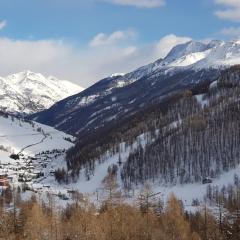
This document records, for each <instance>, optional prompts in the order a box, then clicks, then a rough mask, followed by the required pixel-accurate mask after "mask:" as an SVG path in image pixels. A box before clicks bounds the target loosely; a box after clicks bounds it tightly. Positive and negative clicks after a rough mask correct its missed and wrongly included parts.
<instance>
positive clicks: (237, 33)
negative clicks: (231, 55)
mask: <svg viewBox="0 0 240 240" xmlns="http://www.w3.org/2000/svg"><path fill="white" fill-rule="evenodd" d="M220 34H222V35H225V36H229V37H240V27H229V28H224V29H222V30H221V31H220Z"/></svg>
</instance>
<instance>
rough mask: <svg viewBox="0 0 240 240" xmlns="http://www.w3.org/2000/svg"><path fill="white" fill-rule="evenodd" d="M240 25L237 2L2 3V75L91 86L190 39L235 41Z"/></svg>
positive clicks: (59, 0)
mask: <svg viewBox="0 0 240 240" xmlns="http://www.w3.org/2000/svg"><path fill="white" fill-rule="evenodd" d="M239 23H240V1H239V0H7V1H6V0H0V29H1V31H0V54H1V56H2V59H1V60H0V75H3V76H4V75H7V74H10V73H12V72H17V71H21V70H23V69H30V70H32V71H38V72H42V73H43V74H45V75H50V74H52V75H56V76H57V77H59V78H65V79H69V80H72V81H74V82H77V83H79V84H80V85H83V86H85V87H86V86H89V85H91V84H92V83H94V82H96V81H97V80H99V79H101V78H102V77H104V76H107V75H109V74H111V73H113V72H116V71H117V72H127V71H130V70H132V69H134V68H135V67H138V66H140V65H142V64H146V63H148V62H151V61H154V60H156V59H157V58H160V57H164V55H165V54H166V53H167V51H168V50H170V49H171V47H172V46H174V45H175V44H177V43H181V42H185V41H188V40H190V38H191V39H194V40H202V39H212V38H218V39H219V38H221V39H230V38H236V37H238V36H240V26H239ZM3 57H4V59H3Z"/></svg>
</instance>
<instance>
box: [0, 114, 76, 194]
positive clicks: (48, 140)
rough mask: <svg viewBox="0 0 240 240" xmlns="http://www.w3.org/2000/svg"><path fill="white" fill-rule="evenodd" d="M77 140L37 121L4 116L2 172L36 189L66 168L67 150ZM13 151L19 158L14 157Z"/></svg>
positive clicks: (0, 119)
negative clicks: (36, 185)
mask: <svg viewBox="0 0 240 240" xmlns="http://www.w3.org/2000/svg"><path fill="white" fill-rule="evenodd" d="M74 140H75V139H74V138H73V137H72V136H70V135H67V134H65V133H63V132H60V131H57V130H55V129H53V128H51V127H48V126H45V125H42V124H39V123H36V122H25V121H24V120H21V119H18V118H15V117H10V116H8V117H4V116H0V175H4V174H6V175H7V176H8V179H9V182H10V184H12V185H14V186H20V187H22V185H23V184H25V186H26V185H27V186H28V187H29V188H31V189H32V190H35V188H34V184H36V183H39V182H41V181H43V179H45V178H48V177H50V176H51V177H53V176H52V175H54V171H55V170H57V169H58V168H62V167H65V168H66V164H65V160H64V157H65V151H66V150H67V149H69V148H70V147H72V146H73V143H72V142H73V141H74ZM12 154H15V156H16V155H18V156H19V159H13V158H11V157H10V155H12ZM38 187H39V186H38Z"/></svg>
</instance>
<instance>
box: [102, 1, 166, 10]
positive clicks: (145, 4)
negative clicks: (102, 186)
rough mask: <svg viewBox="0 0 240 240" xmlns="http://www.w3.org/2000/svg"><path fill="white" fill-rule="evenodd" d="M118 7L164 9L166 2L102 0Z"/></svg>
mask: <svg viewBox="0 0 240 240" xmlns="http://www.w3.org/2000/svg"><path fill="white" fill-rule="evenodd" d="M102 1H104V2H109V3H113V4H117V5H123V6H134V7H139V8H156V7H162V6H163V5H164V4H165V0H102Z"/></svg>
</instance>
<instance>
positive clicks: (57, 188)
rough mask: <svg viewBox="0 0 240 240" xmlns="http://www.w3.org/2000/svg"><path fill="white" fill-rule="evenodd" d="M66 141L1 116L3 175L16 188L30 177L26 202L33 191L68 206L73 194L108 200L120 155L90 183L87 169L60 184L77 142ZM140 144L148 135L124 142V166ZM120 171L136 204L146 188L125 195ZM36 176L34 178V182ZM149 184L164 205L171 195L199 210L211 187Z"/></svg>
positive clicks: (223, 181) (227, 177) (225, 180)
mask: <svg viewBox="0 0 240 240" xmlns="http://www.w3.org/2000/svg"><path fill="white" fill-rule="evenodd" d="M175 125H176V124H175ZM175 125H174V124H172V126H173V127H176V126H175ZM65 138H69V139H72V140H74V138H73V137H72V136H69V135H66V134H64V133H62V132H59V131H57V130H55V129H53V128H51V127H48V126H44V125H41V124H38V123H34V124H32V123H26V122H24V121H22V120H19V119H17V118H11V117H9V118H4V117H1V116H0V146H3V147H4V148H5V150H0V174H3V173H6V174H8V176H9V178H10V183H11V184H12V185H14V186H15V187H16V186H22V185H23V183H22V182H19V178H20V176H21V175H23V174H24V175H26V176H28V177H29V179H28V181H27V182H26V183H24V184H27V185H28V186H29V187H30V189H31V191H27V192H25V193H24V194H23V198H24V199H27V198H29V197H30V196H31V195H32V193H33V192H35V193H36V194H37V196H38V198H39V199H47V195H48V194H51V195H53V196H55V199H56V201H57V203H58V205H60V206H65V205H66V204H67V203H69V202H72V201H73V200H72V199H71V194H70V192H71V191H72V192H77V191H78V192H80V193H83V194H84V195H87V196H88V197H89V198H90V199H91V200H92V201H93V202H95V203H96V202H97V201H101V200H104V199H106V198H107V196H106V191H104V190H103V179H104V178H105V177H106V175H107V172H108V167H109V166H112V165H113V164H116V165H118V161H119V154H116V155H113V156H110V155H109V153H106V155H105V158H106V161H104V162H103V163H101V164H100V163H98V164H96V168H95V173H94V176H91V178H90V180H86V178H85V175H84V170H83V171H82V173H81V174H80V179H79V180H78V181H77V182H76V183H74V182H72V183H70V184H68V185H67V184H62V185H59V184H58V183H57V182H56V181H55V177H54V174H53V172H54V171H55V170H56V169H58V168H62V167H66V163H65V160H64V157H65V150H66V149H68V148H70V147H71V146H73V143H71V142H69V141H66V140H65ZM139 141H140V142H141V145H142V146H144V144H146V143H145V140H144V135H141V136H139V139H138V140H137V141H136V143H135V144H133V147H132V149H130V147H126V148H125V143H121V146H120V149H121V160H122V162H123V163H124V161H126V159H127V157H128V155H129V153H130V152H131V151H133V150H134V148H136V147H137V142H139ZM26 147H27V148H26ZM56 149H57V152H56ZM46 151H47V152H46ZM19 152H22V154H21V157H20V159H19V160H14V159H11V158H10V157H9V156H10V154H12V153H14V154H17V153H19ZM43 152H44V153H43ZM120 168H121V166H119V170H118V176H117V182H118V185H119V190H121V191H122V192H123V195H125V197H126V198H127V201H128V202H133V201H135V200H137V199H138V197H139V194H140V193H141V190H142V188H143V186H137V187H134V191H133V190H132V191H129V192H124V191H123V186H122V183H121V178H120ZM39 172H42V173H44V176H42V177H40V178H36V179H35V178H34V174H35V173H39ZM235 174H237V175H240V166H239V167H238V168H236V169H234V170H232V171H229V172H228V173H224V174H222V175H221V177H220V178H219V179H214V180H213V182H212V184H211V185H212V186H219V187H220V188H221V187H222V186H223V185H228V184H229V183H232V182H233V179H234V175H235ZM32 177H33V179H31V178H32ZM149 185H150V186H151V189H152V192H154V193H157V192H160V193H161V194H160V195H159V196H160V197H161V199H162V200H163V201H164V202H166V201H167V198H168V197H169V195H170V194H171V193H174V194H175V195H176V196H177V197H178V198H179V199H181V200H182V201H183V203H184V205H185V207H186V208H187V209H188V210H191V211H194V210H196V208H195V207H192V206H191V205H192V200H193V199H199V200H200V202H201V203H202V204H204V199H203V198H204V195H205V194H206V188H207V185H204V184H202V183H195V184H185V185H176V186H164V185H161V184H157V183H149ZM63 196H64V198H63Z"/></svg>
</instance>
